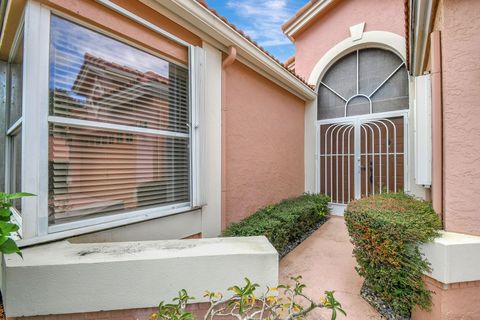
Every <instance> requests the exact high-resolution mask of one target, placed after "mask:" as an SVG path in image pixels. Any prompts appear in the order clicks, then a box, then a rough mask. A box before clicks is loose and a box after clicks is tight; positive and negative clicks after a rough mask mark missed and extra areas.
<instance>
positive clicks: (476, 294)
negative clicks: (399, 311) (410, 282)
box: [412, 277, 480, 320]
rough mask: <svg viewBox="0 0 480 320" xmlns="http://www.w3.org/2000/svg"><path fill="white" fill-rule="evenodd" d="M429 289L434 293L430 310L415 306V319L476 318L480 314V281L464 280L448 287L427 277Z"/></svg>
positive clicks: (450, 319)
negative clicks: (445, 287)
mask: <svg viewBox="0 0 480 320" xmlns="http://www.w3.org/2000/svg"><path fill="white" fill-rule="evenodd" d="M424 280H425V284H426V286H427V289H428V290H430V291H432V292H434V293H433V294H432V308H431V310H430V312H427V311H424V310H420V309H419V308H415V309H414V310H413V313H412V319H413V320H457V319H462V320H475V319H478V315H479V314H480V282H479V281H473V282H462V283H455V284H450V285H449V287H448V288H447V289H444V288H442V286H443V284H441V283H439V282H437V281H435V280H433V279H431V278H428V277H425V278H424Z"/></svg>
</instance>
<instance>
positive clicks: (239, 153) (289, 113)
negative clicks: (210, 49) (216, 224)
mask: <svg viewBox="0 0 480 320" xmlns="http://www.w3.org/2000/svg"><path fill="white" fill-rule="evenodd" d="M223 86H224V88H223V94H224V97H223V101H224V106H223V109H224V110H225V111H224V116H223V121H224V130H225V131H224V134H225V139H223V145H222V148H224V152H225V155H224V161H223V164H222V165H223V166H224V170H223V172H224V175H225V181H224V184H225V186H224V190H223V191H224V197H223V201H224V205H223V207H224V211H225V212H224V215H225V216H224V219H225V222H226V224H227V225H228V224H230V223H232V222H236V221H239V220H241V219H242V218H245V217H247V216H248V215H250V214H252V213H253V212H255V211H256V210H257V209H259V208H260V207H263V206H265V205H268V204H271V203H275V202H277V201H280V200H282V199H284V198H288V197H291V196H295V195H299V194H301V193H302V192H303V191H304V156H303V149H304V147H303V146H304V144H303V136H304V105H305V103H304V102H303V101H302V100H300V99H299V98H297V97H296V96H294V95H293V94H291V93H289V92H288V91H286V90H285V89H282V88H281V87H279V86H277V85H276V84H274V83H273V82H271V81H269V80H267V79H266V78H264V77H263V76H261V75H259V74H258V73H256V72H254V71H253V70H251V69H250V68H248V67H246V66H245V65H243V64H242V63H240V62H238V61H236V62H234V63H233V64H232V65H230V66H228V67H227V68H226V69H225V71H224V81H223Z"/></svg>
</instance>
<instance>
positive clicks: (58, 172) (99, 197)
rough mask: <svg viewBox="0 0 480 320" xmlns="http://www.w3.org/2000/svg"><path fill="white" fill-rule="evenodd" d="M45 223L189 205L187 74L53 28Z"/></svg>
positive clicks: (63, 24) (81, 30) (113, 44)
mask: <svg viewBox="0 0 480 320" xmlns="http://www.w3.org/2000/svg"><path fill="white" fill-rule="evenodd" d="M50 38H51V40H50V41H51V43H50V83H49V87H50V115H51V117H50V127H49V128H50V130H49V132H50V141H49V148H50V150H49V165H50V168H49V177H50V181H49V211H50V212H49V222H50V224H58V223H62V222H67V221H75V220H78V219H82V218H85V217H96V216H103V215H111V214H118V213H124V212H128V211H132V210H138V209H142V208H149V207H160V206H166V205H175V204H180V203H188V202H189V201H190V150H189V142H190V135H189V126H188V123H189V117H190V115H189V101H188V99H189V98H188V97H189V88H188V78H189V74H188V69H187V67H185V66H182V65H179V64H176V63H172V62H170V61H168V60H166V59H163V58H160V57H157V56H154V55H151V54H149V53H147V52H144V51H141V50H139V49H137V48H134V47H132V46H129V45H127V44H124V43H122V42H119V41H117V40H115V39H112V38H110V37H107V36H105V35H102V34H100V33H97V32H95V31H92V30H90V29H87V28H85V27H82V26H80V25H77V24H75V23H72V22H69V21H67V20H64V19H62V18H59V17H57V16H52V19H51V37H50Z"/></svg>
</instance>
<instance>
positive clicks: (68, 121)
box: [48, 116, 189, 138]
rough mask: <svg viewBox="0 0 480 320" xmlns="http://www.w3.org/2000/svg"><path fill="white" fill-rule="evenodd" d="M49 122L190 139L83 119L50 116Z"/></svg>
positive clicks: (185, 134) (177, 134)
mask: <svg viewBox="0 0 480 320" xmlns="http://www.w3.org/2000/svg"><path fill="white" fill-rule="evenodd" d="M48 122H50V123H55V124H63V125H71V126H79V127H88V128H95V129H105V130H112V131H121V132H130V133H138V134H142V133H144V134H152V135H157V136H168V137H178V138H188V137H189V134H188V133H180V132H175V131H166V130H157V129H149V128H141V127H133V126H127V125H122V124H115V123H108V122H97V121H90V120H81V119H74V118H64V117H58V116H48Z"/></svg>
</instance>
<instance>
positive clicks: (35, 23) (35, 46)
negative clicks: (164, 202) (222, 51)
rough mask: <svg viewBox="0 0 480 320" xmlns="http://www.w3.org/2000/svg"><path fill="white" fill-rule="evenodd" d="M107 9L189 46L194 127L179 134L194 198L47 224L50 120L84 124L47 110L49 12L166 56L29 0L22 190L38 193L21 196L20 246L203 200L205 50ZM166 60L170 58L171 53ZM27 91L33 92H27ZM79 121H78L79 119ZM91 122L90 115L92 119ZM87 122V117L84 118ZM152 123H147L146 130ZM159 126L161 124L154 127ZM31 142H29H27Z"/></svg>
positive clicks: (185, 208) (186, 207) (101, 0)
mask: <svg viewBox="0 0 480 320" xmlns="http://www.w3.org/2000/svg"><path fill="white" fill-rule="evenodd" d="M98 2H99V3H101V4H102V5H104V6H106V7H108V8H109V9H111V10H113V11H115V12H117V13H120V14H122V15H124V16H125V17H127V18H129V19H130V20H133V21H134V22H135V23H138V24H141V25H142V26H144V27H146V28H148V29H150V30H153V31H155V32H156V33H158V34H159V35H161V36H163V37H166V38H168V39H170V40H172V41H174V42H176V43H178V44H180V45H182V46H184V47H186V48H187V50H188V60H189V61H188V65H187V68H188V72H189V78H190V79H189V85H190V87H189V100H190V124H189V127H190V132H189V134H181V133H178V135H179V136H185V135H186V136H188V137H189V147H190V167H191V170H190V180H191V181H190V201H189V202H186V203H179V204H174V205H168V206H159V207H155V208H146V209H138V210H135V211H131V212H126V213H118V214H113V215H109V216H103V217H94V218H88V217H86V218H84V219H82V220H79V221H75V222H67V223H62V224H58V225H50V226H49V225H48V212H49V210H48V192H49V190H48V171H49V170H48V161H49V160H48V140H49V124H50V123H64V122H68V124H80V123H83V122H85V121H83V120H77V119H66V118H61V117H56V116H50V115H49V107H48V103H49V47H50V18H51V15H52V14H55V15H57V16H59V17H62V18H64V19H67V20H69V21H72V22H74V23H77V24H79V25H81V26H84V27H86V28H89V29H91V30H94V31H96V32H99V33H101V34H103V35H105V36H108V37H111V38H114V39H116V40H119V41H121V42H122V43H125V44H128V45H130V46H132V47H135V48H139V49H140V50H143V51H146V52H149V53H151V54H153V55H155V56H157V57H160V58H162V59H165V57H163V56H161V55H160V54H159V53H158V52H153V51H152V50H148V49H146V48H143V47H142V46H139V45H138V44H134V43H132V42H130V41H128V40H126V39H123V38H121V37H119V36H117V35H114V34H111V33H109V32H106V31H105V30H102V29H101V28H98V27H95V26H92V25H90V24H88V23H86V22H85V21H82V20H79V19H77V18H74V17H71V16H69V15H67V14H65V13H63V12H59V11H57V10H55V9H53V8H50V7H48V6H46V5H43V4H40V3H37V2H34V1H29V2H28V3H27V6H26V9H25V27H24V30H25V33H24V43H25V45H24V83H23V85H24V87H23V92H24V96H23V98H24V100H23V112H24V113H23V128H24V131H23V132H22V139H23V141H25V143H23V144H22V162H23V163H22V165H23V166H22V188H24V190H23V191H26V192H31V193H34V194H36V197H28V198H23V199H22V216H23V226H24V230H23V234H22V239H21V240H20V241H19V245H20V246H25V245H30V244H35V243H39V242H45V241H51V240H55V239H61V238H67V237H71V236H75V235H79V234H84V233H90V232H93V231H99V230H103V229H108V228H113V227H117V226H122V225H126V224H130V223H135V222H140V221H145V220H150V219H154V218H159V217H163V216H168V215H172V214H177V213H181V212H188V211H191V210H192V209H195V208H198V207H201V206H202V205H203V204H204V201H203V196H202V193H201V192H200V190H201V189H202V188H201V187H200V185H201V180H202V179H201V175H200V173H201V172H202V171H203V170H202V165H203V162H202V161H201V159H202V158H203V154H202V150H203V146H202V144H203V139H202V137H201V136H202V134H203V131H204V130H203V127H202V126H200V119H201V115H200V113H201V112H202V110H203V94H202V92H201V90H203V82H204V81H203V77H204V70H203V68H204V57H205V55H204V52H203V49H202V48H199V47H196V46H194V45H192V44H189V43H187V42H185V41H183V40H181V39H179V38H177V37H176V36H174V35H172V34H170V33H168V32H166V31H164V30H162V29H160V28H158V27H157V26H156V25H154V24H152V23H150V22H148V21H146V20H144V19H142V18H141V17H138V16H136V15H134V14H133V13H131V12H129V11H127V10H125V9H123V8H122V7H120V6H118V5H116V4H114V3H112V2H110V1H108V0H98ZM167 60H168V59H167ZM26 92H28V93H29V94H28V95H27V94H26ZM77 122H78V123H77ZM88 122H90V121H88ZM83 124H84V123H83ZM91 124H93V125H101V126H102V127H103V128H114V129H115V128H117V127H118V128H117V129H122V130H124V129H127V130H130V131H135V132H137V133H138V131H139V129H138V128H131V127H126V126H122V125H114V124H105V123H98V124H95V123H93V122H92V123H91ZM149 131H151V130H150V129H145V132H142V133H148V132H149ZM155 131H159V130H155ZM27 143H28V146H27Z"/></svg>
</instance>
